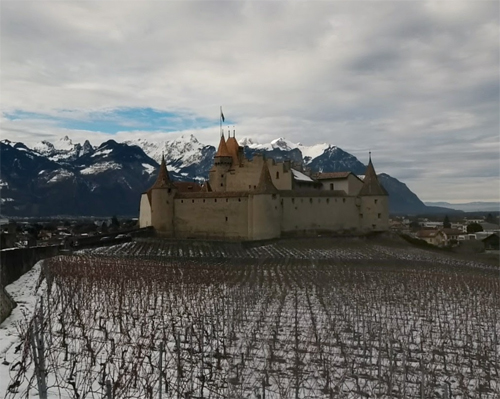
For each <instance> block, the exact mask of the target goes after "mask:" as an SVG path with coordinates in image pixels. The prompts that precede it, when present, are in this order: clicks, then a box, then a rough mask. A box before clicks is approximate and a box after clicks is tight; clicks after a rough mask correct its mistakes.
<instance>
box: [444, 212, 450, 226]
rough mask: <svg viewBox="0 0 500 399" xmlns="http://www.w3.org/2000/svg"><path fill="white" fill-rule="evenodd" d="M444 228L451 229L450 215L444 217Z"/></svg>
mask: <svg viewBox="0 0 500 399" xmlns="http://www.w3.org/2000/svg"><path fill="white" fill-rule="evenodd" d="M443 227H444V228H445V229H449V228H450V227H451V223H450V218H449V217H448V215H446V216H445V217H444V221H443Z"/></svg>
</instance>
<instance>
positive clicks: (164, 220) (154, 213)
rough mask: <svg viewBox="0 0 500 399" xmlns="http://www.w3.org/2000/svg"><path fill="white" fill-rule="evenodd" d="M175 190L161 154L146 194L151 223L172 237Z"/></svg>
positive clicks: (161, 232)
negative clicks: (154, 175)
mask: <svg viewBox="0 0 500 399" xmlns="http://www.w3.org/2000/svg"><path fill="white" fill-rule="evenodd" d="M176 192H177V190H176V188H175V186H174V184H173V183H172V181H171V180H170V177H169V175H168V170H167V164H166V162H165V157H164V156H162V159H161V164H160V171H159V172H158V177H157V178H156V181H155V183H154V184H153V186H152V187H151V188H150V189H149V190H148V192H147V194H148V196H149V198H150V204H151V225H152V226H153V227H154V228H155V230H156V231H157V232H158V233H159V234H161V235H165V236H167V237H174V235H175V232H174V197H175V194H176Z"/></svg>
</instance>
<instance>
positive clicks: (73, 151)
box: [33, 136, 95, 162]
mask: <svg viewBox="0 0 500 399" xmlns="http://www.w3.org/2000/svg"><path fill="white" fill-rule="evenodd" d="M94 150H95V147H93V146H92V144H90V142H89V141H88V140H85V142H84V143H83V145H81V144H80V143H76V144H73V141H72V140H71V139H70V138H69V137H68V136H64V137H62V138H61V139H59V140H57V141H56V142H55V143H54V144H52V143H50V142H49V141H47V140H42V141H41V142H39V143H37V144H35V145H34V146H33V151H35V152H36V153H38V154H40V155H42V156H44V157H47V158H49V159H50V160H52V161H55V162H68V161H72V160H75V159H77V158H79V157H81V156H83V155H85V154H88V153H91V152H93V151H94Z"/></svg>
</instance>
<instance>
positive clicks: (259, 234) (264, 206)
mask: <svg viewBox="0 0 500 399" xmlns="http://www.w3.org/2000/svg"><path fill="white" fill-rule="evenodd" d="M281 218H282V208H281V201H280V196H279V191H278V189H277V188H276V187H275V185H274V184H273V180H272V178H271V174H270V173H269V167H268V165H267V162H266V160H265V159H264V162H263V163H262V170H261V173H260V178H259V184H258V185H257V188H256V190H255V191H254V192H252V195H251V197H250V201H249V220H248V222H249V232H248V233H249V234H248V236H249V237H250V239H252V240H266V239H270V238H277V237H280V235H281Z"/></svg>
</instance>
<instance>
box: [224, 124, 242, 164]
mask: <svg viewBox="0 0 500 399" xmlns="http://www.w3.org/2000/svg"><path fill="white" fill-rule="evenodd" d="M226 145H227V149H228V151H229V154H230V155H231V157H232V158H233V164H232V169H236V168H237V167H238V166H240V162H241V161H240V159H239V152H240V151H239V149H240V145H239V144H238V142H237V141H236V132H235V131H234V130H233V136H232V137H231V133H229V137H228V138H227V142H226Z"/></svg>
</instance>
